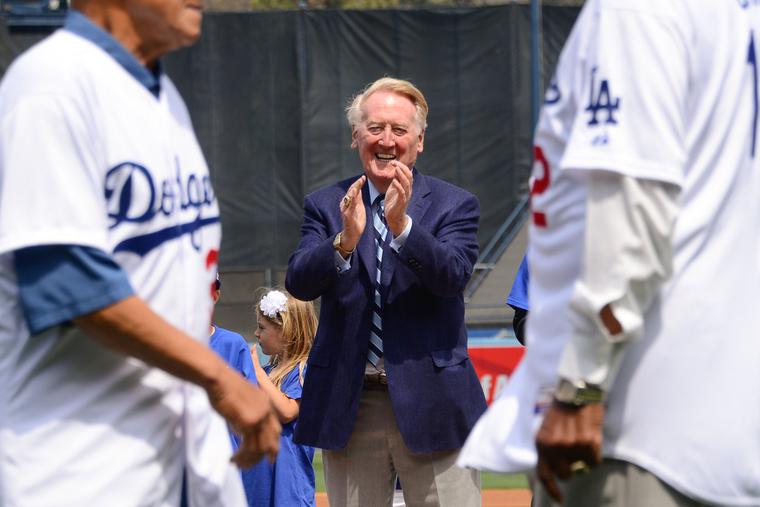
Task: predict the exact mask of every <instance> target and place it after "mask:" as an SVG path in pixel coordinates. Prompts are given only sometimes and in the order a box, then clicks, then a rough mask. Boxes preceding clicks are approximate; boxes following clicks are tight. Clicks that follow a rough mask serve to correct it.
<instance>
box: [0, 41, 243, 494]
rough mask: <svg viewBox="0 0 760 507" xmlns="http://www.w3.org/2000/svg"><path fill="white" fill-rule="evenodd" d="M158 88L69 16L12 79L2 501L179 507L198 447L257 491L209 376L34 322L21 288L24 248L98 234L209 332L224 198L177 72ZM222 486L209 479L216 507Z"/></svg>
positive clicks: (2, 306) (1, 188) (177, 321)
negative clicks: (19, 259)
mask: <svg viewBox="0 0 760 507" xmlns="http://www.w3.org/2000/svg"><path fill="white" fill-rule="evenodd" d="M161 89H162V91H161V93H160V95H159V97H158V98H156V97H155V96H154V95H152V94H151V93H150V92H149V91H148V90H147V89H146V88H145V87H144V86H143V85H142V84H141V83H139V82H138V81H137V80H136V79H135V78H133V77H132V76H131V75H130V74H129V73H128V72H127V71H126V70H125V69H124V68H123V67H122V66H121V65H119V64H118V63H117V62H116V61H115V60H114V59H113V58H112V57H111V56H109V55H108V54H107V53H106V52H105V51H103V50H102V49H101V48H99V47H98V46H96V45H95V44H93V43H91V42H89V41H87V40H85V39H84V38H81V37H79V36H77V35H75V34H73V33H71V32H68V31H64V30H60V31H58V32H56V33H55V34H54V35H52V36H51V37H49V38H48V39H46V40H45V41H43V42H41V43H40V44H38V45H36V46H35V47H33V48H32V49H31V50H29V51H28V52H27V53H25V54H24V55H22V56H21V57H20V58H19V59H18V60H17V61H16V62H15V63H14V64H13V65H12V67H11V68H10V69H9V71H8V73H7V75H6V76H5V79H4V80H3V82H2V85H1V86H0V385H2V386H3V387H2V390H0V505H3V506H17V505H23V506H40V507H42V506H45V507H47V506H59V505H60V506H64V505H66V506H70V505H81V506H84V505H103V506H105V505H108V506H122V505H123V506H125V507H127V506H128V507H134V506H136V505H154V506H164V505H167V506H168V505H178V502H179V492H180V486H181V484H182V472H183V468H184V467H185V465H186V464H187V467H188V475H189V479H190V480H192V478H193V476H194V473H195V472H198V473H201V472H200V471H197V470H196V469H195V468H194V465H193V463H192V460H193V459H195V458H203V459H206V460H207V461H206V462H205V463H203V464H201V467H202V469H203V470H204V472H202V473H205V474H206V476H205V479H206V480H207V483H208V485H209V486H210V485H212V484H213V483H214V482H217V483H219V484H223V483H225V481H230V480H231V481H233V482H234V481H235V480H237V483H236V485H234V486H232V487H233V489H234V490H235V492H234V495H235V498H236V499H238V500H240V501H241V502H244V497H243V494H242V489H241V487H240V485H239V475H238V474H237V473H236V472H235V470H234V469H233V468H232V466H231V465H230V464H229V462H228V460H229V456H230V453H231V449H230V443H229V438H228V436H227V430H226V425H225V424H224V422H223V420H222V419H221V418H219V417H218V416H216V415H215V414H213V411H212V410H211V408H210V406H209V404H208V401H207V399H206V397H205V393H203V391H202V390H200V389H199V388H197V387H195V386H190V385H187V384H185V383H184V382H180V381H179V380H177V379H175V378H173V377H171V376H169V375H168V374H166V373H164V372H162V371H159V370H157V369H153V368H149V367H147V366H146V365H145V364H143V363H142V362H140V361H138V360H135V359H129V358H126V357H124V356H120V355H117V354H115V353H112V352H110V351H109V350H107V349H105V348H104V347H102V346H100V345H98V344H96V343H95V342H94V341H93V340H92V339H90V338H88V337H86V336H84V335H83V334H82V333H81V332H80V331H79V329H78V328H76V327H74V326H71V325H61V326H56V327H54V328H51V329H49V330H47V331H45V332H43V333H41V334H39V335H36V336H30V334H29V330H28V329H27V326H26V324H25V322H24V319H23V316H22V313H21V309H20V303H19V301H18V294H19V292H18V288H17V284H16V278H15V272H14V269H13V259H12V255H13V253H12V252H13V251H15V250H18V249H20V248H25V247H32V246H37V245H55V244H64V245H65V244H71V245H82V246H87V247H93V248H96V249H99V250H102V251H104V252H107V253H108V254H109V255H111V256H112V257H113V258H114V259H115V260H116V262H117V263H118V264H119V265H120V266H121V268H122V269H123V270H124V271H125V272H126V274H127V276H128V278H129V281H130V283H131V285H132V287H133V289H134V290H135V292H136V294H137V296H139V297H140V298H141V299H143V300H144V301H146V302H147V304H148V305H149V306H150V307H151V308H152V309H153V310H154V311H155V312H157V313H158V314H159V315H160V316H161V317H163V318H164V319H165V320H167V321H168V322H170V323H171V324H173V325H174V326H176V327H178V328H179V329H181V330H183V331H185V332H186V333H188V334H190V335H191V336H193V337H195V338H196V339H197V340H199V341H204V342H207V341H208V334H209V327H208V326H209V320H210V316H211V311H212V307H213V303H212V299H211V287H212V284H213V282H214V279H215V275H216V269H217V266H216V264H217V255H218V250H219V242H220V235H221V231H220V225H219V209H218V206H217V200H216V198H215V196H214V192H213V189H212V187H211V184H210V180H209V175H208V169H207V167H206V162H205V160H204V158H203V155H202V153H201V150H200V147H199V146H198V142H197V140H196V138H195V134H194V132H193V128H192V125H191V122H190V118H189V116H188V113H187V110H186V108H185V105H184V103H183V102H182V100H181V98H180V96H179V94H178V93H177V91H176V89H175V88H174V86H173V84H172V83H171V82H170V80H169V79H168V78H167V77H166V76H163V77H162V78H161ZM72 290H76V287H72ZM208 439H211V440H208ZM209 442H213V446H212V447H213V448H215V449H216V450H215V451H209V449H210V448H211V447H209V445H208V444H209ZM188 444H191V445H188ZM209 452H211V454H208V453H209ZM213 454H216V456H212V455H213ZM212 490H213V488H208V489H207V490H206V491H202V492H200V493H198V495H200V496H202V497H204V498H205V499H206V501H207V502H206V504H207V505H212V504H214V503H215V502H217V501H218V500H219V497H218V496H216V497H215V496H214V495H215V493H214V492H213V491H212ZM233 504H236V503H233Z"/></svg>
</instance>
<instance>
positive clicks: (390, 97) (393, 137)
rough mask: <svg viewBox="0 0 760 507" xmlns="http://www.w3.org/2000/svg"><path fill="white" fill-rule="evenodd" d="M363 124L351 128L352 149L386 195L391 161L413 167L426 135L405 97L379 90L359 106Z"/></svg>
mask: <svg viewBox="0 0 760 507" xmlns="http://www.w3.org/2000/svg"><path fill="white" fill-rule="evenodd" d="M361 109H362V121H361V122H359V124H357V125H355V126H354V130H353V132H352V135H351V137H352V143H351V147H353V148H356V149H358V150H359V158H360V159H361V161H362V166H363V167H364V173H365V174H366V175H367V177H368V178H369V179H370V180H371V181H372V184H373V185H375V187H376V188H377V189H378V190H379V191H380V193H385V191H386V190H387V189H388V186H389V185H390V184H391V182H392V181H393V176H394V174H395V169H394V168H393V166H391V165H390V162H391V161H393V160H398V161H399V162H401V163H403V164H404V165H406V166H407V167H408V168H409V169H411V168H412V167H413V166H414V163H415V161H416V160H417V155H418V154H419V153H422V148H423V141H424V137H425V132H424V131H422V130H421V129H420V127H419V126H418V124H417V122H416V118H415V115H416V113H417V108H416V107H415V105H414V103H413V102H412V101H411V100H410V99H409V98H408V97H406V96H405V95H401V94H398V93H394V92H392V91H386V90H379V91H376V92H375V93H373V94H372V95H370V96H369V97H367V98H366V99H365V101H364V103H363V104H362V108H361Z"/></svg>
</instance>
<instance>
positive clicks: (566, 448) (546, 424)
mask: <svg viewBox="0 0 760 507" xmlns="http://www.w3.org/2000/svg"><path fill="white" fill-rule="evenodd" d="M603 423H604V405H603V404H602V403H589V404H588V405H584V406H581V407H572V406H568V405H562V404H559V403H556V402H555V403H553V404H552V405H551V406H550V407H549V409H548V410H547V412H546V415H545V416H544V421H543V424H542V425H541V429H540V430H539V431H538V435H537V436H536V448H537V450H538V465H537V472H538V478H539V479H540V480H541V483H542V484H543V485H544V488H546V492H547V493H549V495H550V496H551V497H552V498H554V500H555V501H557V502H558V503H562V492H561V491H560V489H559V486H558V485H557V478H559V479H563V480H564V479H568V478H570V476H571V475H572V474H573V473H574V472H575V471H574V470H572V468H573V466H574V464H575V466H578V465H579V464H580V463H579V462H582V463H585V464H586V465H587V467H588V468H587V469H586V472H588V469H590V468H591V467H593V466H596V465H598V464H599V463H600V461H601V459H602V425H603ZM579 468H580V467H579ZM575 473H577V472H575Z"/></svg>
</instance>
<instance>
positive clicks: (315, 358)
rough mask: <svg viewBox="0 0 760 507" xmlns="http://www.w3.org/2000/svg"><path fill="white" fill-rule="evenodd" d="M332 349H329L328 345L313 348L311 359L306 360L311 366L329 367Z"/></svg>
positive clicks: (310, 354)
mask: <svg viewBox="0 0 760 507" xmlns="http://www.w3.org/2000/svg"><path fill="white" fill-rule="evenodd" d="M330 357H331V354H330V351H329V350H327V347H317V348H312V349H311V352H310V353H309V359H308V360H307V361H306V364H308V365H309V366H319V367H322V368H327V367H328V366H330Z"/></svg>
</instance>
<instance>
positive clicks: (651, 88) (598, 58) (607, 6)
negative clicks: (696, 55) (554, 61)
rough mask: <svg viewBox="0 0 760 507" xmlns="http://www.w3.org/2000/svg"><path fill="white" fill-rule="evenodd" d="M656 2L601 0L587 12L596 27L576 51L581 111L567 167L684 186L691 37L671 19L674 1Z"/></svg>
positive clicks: (564, 161) (575, 78)
mask: <svg viewBox="0 0 760 507" xmlns="http://www.w3.org/2000/svg"><path fill="white" fill-rule="evenodd" d="M641 3H644V4H646V5H644V6H642V5H640V4H641ZM653 4H654V2H650V1H645V2H639V0H636V2H634V1H624V0H613V1H609V2H596V4H595V11H594V13H593V15H592V16H589V17H587V18H586V20H585V22H586V23H591V24H593V25H594V26H592V27H587V29H585V30H584V31H583V34H584V37H585V40H583V41H582V43H581V44H579V46H578V47H577V49H576V50H577V51H580V52H581V54H580V55H579V58H578V61H579V62H580V63H581V64H580V65H578V66H577V67H576V68H575V69H573V70H572V72H574V76H573V82H574V86H573V89H574V92H573V93H574V95H573V100H574V102H575V104H576V115H575V119H574V122H573V126H572V131H571V134H570V138H569V141H568V145H567V149H566V151H565V154H564V156H563V158H562V160H561V161H560V165H561V166H562V168H564V169H568V170H595V169H601V170H608V171H613V172H617V173H621V174H624V175H627V176H631V177H634V178H639V179H653V180H656V181H663V182H666V183H672V184H675V185H679V186H680V185H681V184H682V182H683V179H684V162H685V159H686V155H685V146H686V144H687V143H686V142H685V137H686V110H687V106H688V104H687V99H686V97H687V91H688V87H689V79H690V77H689V63H688V62H689V58H688V56H689V55H688V50H687V42H686V41H688V35H687V34H683V33H681V32H680V30H681V29H679V28H676V27H677V26H678V25H677V24H676V23H675V22H673V21H671V19H670V18H671V17H672V16H671V14H670V12H669V7H668V6H667V5H666V4H669V2H661V4H663V5H661V6H659V7H657V6H655V8H653ZM645 11H646V12H645ZM650 11H651V12H650ZM642 33H646V34H647V36H646V37H641V34H642Z"/></svg>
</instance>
